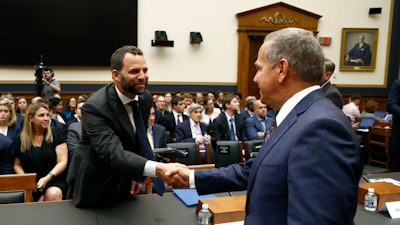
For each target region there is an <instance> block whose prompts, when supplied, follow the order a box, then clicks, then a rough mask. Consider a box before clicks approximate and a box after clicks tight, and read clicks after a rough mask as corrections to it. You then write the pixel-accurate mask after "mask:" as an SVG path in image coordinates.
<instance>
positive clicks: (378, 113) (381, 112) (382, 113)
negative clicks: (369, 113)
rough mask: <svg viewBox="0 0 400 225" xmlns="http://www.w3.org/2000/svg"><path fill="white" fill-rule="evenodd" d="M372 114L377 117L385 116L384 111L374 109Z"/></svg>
mask: <svg viewBox="0 0 400 225" xmlns="http://www.w3.org/2000/svg"><path fill="white" fill-rule="evenodd" d="M374 115H375V116H376V117H378V118H385V116H386V111H382V110H375V112H374Z"/></svg>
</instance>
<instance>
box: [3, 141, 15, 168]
mask: <svg viewBox="0 0 400 225" xmlns="http://www.w3.org/2000/svg"><path fill="white" fill-rule="evenodd" d="M14 157H15V152H14V141H13V140H11V138H9V137H7V136H5V135H3V134H0V175H3V174H13V173H14V169H13V166H14Z"/></svg>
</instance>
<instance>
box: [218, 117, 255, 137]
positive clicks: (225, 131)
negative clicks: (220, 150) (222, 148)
mask: <svg viewBox="0 0 400 225" xmlns="http://www.w3.org/2000/svg"><path fill="white" fill-rule="evenodd" d="M234 118H235V129H236V136H237V138H238V140H239V141H247V140H248V139H247V131H246V127H245V118H244V117H243V116H241V115H240V114H235V116H234ZM213 136H214V138H215V140H217V141H230V140H231V138H230V135H229V124H228V120H227V118H226V115H225V113H224V112H221V114H219V116H218V117H217V118H215V119H214V121H213Z"/></svg>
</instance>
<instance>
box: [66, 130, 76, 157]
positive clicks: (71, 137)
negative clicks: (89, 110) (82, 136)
mask: <svg viewBox="0 0 400 225" xmlns="http://www.w3.org/2000/svg"><path fill="white" fill-rule="evenodd" d="M75 127H76V126H75V125H74V124H71V125H70V126H69V127H68V135H67V146H68V158H69V159H70V160H71V159H72V156H73V155H74V152H75V151H76V150H77V149H78V144H79V134H78V131H77V130H76V129H74V128H75Z"/></svg>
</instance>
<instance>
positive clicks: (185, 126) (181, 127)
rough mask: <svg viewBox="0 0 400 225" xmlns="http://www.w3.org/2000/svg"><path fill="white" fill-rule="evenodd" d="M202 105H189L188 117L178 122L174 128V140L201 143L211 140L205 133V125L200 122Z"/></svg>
mask: <svg viewBox="0 0 400 225" xmlns="http://www.w3.org/2000/svg"><path fill="white" fill-rule="evenodd" d="M202 111H203V107H202V106H201V105H200V104H197V103H194V104H192V105H191V106H190V107H189V117H190V119H188V120H185V121H183V122H182V123H180V124H178V126H177V127H176V130H175V137H176V142H195V143H198V144H203V146H204V143H205V142H207V141H211V136H210V135H208V134H207V125H205V124H204V123H202V122H200V120H201V113H202Z"/></svg>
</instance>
